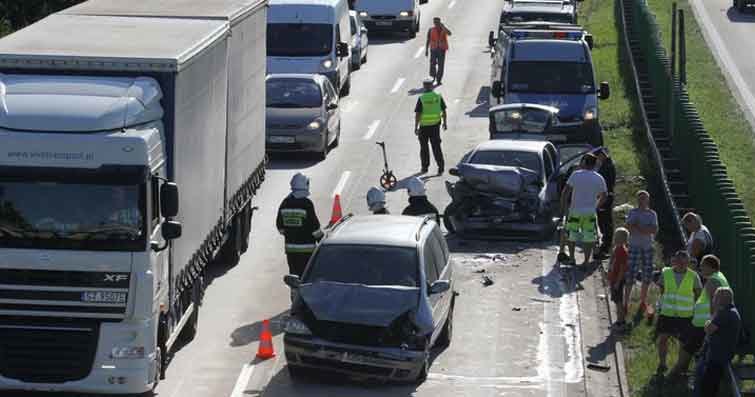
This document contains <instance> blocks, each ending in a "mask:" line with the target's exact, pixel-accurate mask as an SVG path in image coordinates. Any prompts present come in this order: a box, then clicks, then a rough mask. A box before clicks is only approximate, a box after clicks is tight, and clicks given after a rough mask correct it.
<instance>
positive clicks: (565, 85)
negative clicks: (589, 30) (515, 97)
mask: <svg viewBox="0 0 755 397" xmlns="http://www.w3.org/2000/svg"><path fill="white" fill-rule="evenodd" d="M508 90H509V91H512V92H536V93H548V94H588V93H594V92H595V81H594V80H593V73H592V67H591V66H590V64H589V63H582V62H539V61H538V62H529V61H527V62H524V61H518V62H511V64H510V66H509V81H508Z"/></svg>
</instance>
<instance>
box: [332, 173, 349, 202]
mask: <svg viewBox="0 0 755 397" xmlns="http://www.w3.org/2000/svg"><path fill="white" fill-rule="evenodd" d="M350 176H351V171H344V172H343V174H341V179H339V180H338V184H337V185H336V188H335V189H334V190H333V196H335V195H339V196H340V195H341V192H343V188H344V187H346V182H348V181H349V177H350Z"/></svg>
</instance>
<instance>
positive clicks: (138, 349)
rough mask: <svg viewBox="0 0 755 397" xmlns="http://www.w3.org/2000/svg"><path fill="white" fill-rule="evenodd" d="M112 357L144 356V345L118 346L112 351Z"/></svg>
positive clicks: (129, 357)
mask: <svg viewBox="0 0 755 397" xmlns="http://www.w3.org/2000/svg"><path fill="white" fill-rule="evenodd" d="M110 358H115V359H132V360H134V359H141V358H144V346H116V347H114V348H113V349H112V350H111V351H110Z"/></svg>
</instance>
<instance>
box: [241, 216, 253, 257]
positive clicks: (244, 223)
mask: <svg viewBox="0 0 755 397" xmlns="http://www.w3.org/2000/svg"><path fill="white" fill-rule="evenodd" d="M239 216H241V236H239V237H240V238H239V242H240V243H241V246H240V247H239V253H241V254H243V253H245V252H246V251H248V250H249V234H250V233H251V231H252V208H251V204H247V205H246V206H245V207H244V209H243V210H242V211H241V215H239Z"/></svg>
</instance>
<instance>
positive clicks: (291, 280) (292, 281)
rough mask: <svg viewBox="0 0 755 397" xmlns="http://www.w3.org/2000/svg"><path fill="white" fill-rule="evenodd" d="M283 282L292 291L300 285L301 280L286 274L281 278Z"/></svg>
mask: <svg viewBox="0 0 755 397" xmlns="http://www.w3.org/2000/svg"><path fill="white" fill-rule="evenodd" d="M283 282H284V283H285V284H286V285H288V286H289V287H291V288H293V289H297V288H299V286H300V285H301V279H300V278H299V276H297V275H295V274H287V275H285V276H283Z"/></svg>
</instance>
